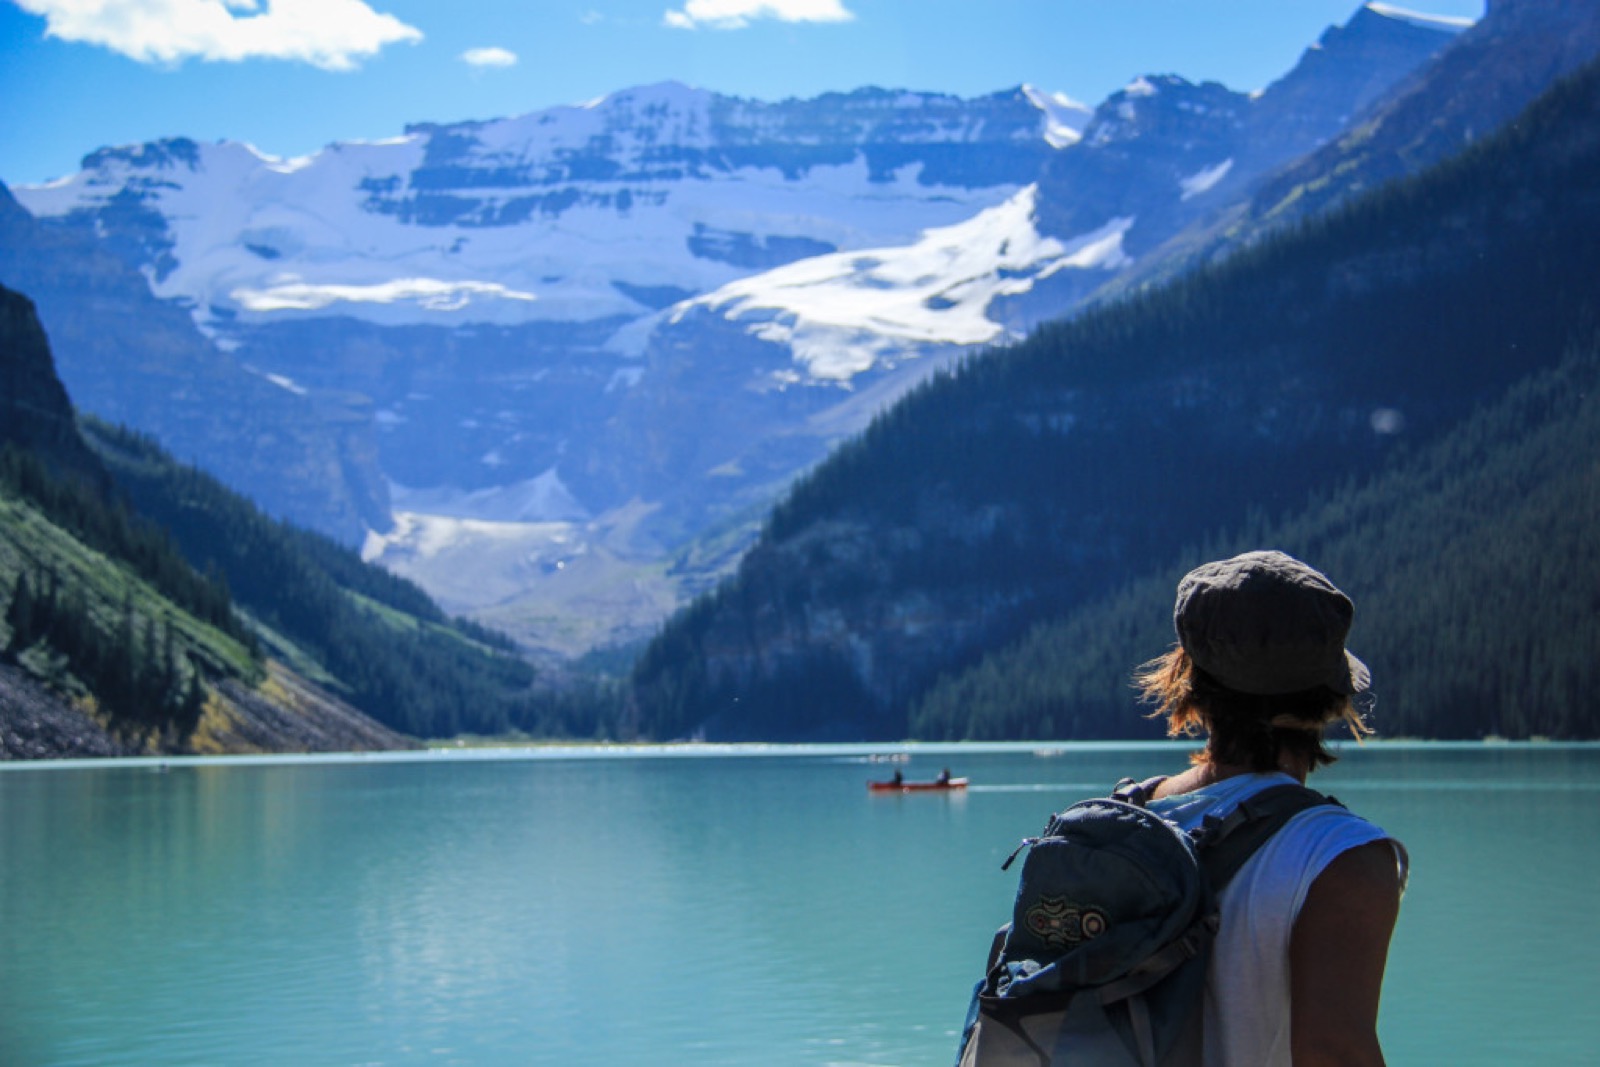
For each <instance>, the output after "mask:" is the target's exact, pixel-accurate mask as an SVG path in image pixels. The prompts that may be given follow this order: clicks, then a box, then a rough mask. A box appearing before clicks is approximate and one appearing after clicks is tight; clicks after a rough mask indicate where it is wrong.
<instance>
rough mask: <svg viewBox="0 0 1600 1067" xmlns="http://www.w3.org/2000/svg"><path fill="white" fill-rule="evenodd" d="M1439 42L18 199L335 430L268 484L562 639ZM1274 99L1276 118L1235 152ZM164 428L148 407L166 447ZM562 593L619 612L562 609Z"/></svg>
mask: <svg viewBox="0 0 1600 1067" xmlns="http://www.w3.org/2000/svg"><path fill="white" fill-rule="evenodd" d="M1452 39H1453V34H1450V33H1446V32H1443V31H1442V30H1440V31H1425V30H1421V29H1418V27H1416V26H1414V25H1412V24H1411V23H1409V22H1406V21H1403V20H1397V19H1394V18H1389V17H1384V16H1381V15H1378V14H1375V13H1374V11H1373V9H1371V8H1365V7H1362V8H1357V10H1356V14H1355V15H1354V16H1353V17H1352V19H1351V21H1350V26H1349V28H1348V29H1347V30H1346V31H1344V32H1342V33H1339V34H1332V35H1324V41H1325V44H1324V46H1322V47H1321V48H1320V51H1319V50H1316V49H1314V50H1312V51H1311V52H1308V53H1307V57H1303V59H1302V63H1301V64H1300V65H1298V66H1297V67H1296V68H1295V69H1296V70H1299V71H1301V73H1300V74H1299V75H1298V76H1295V77H1291V76H1286V79H1285V80H1284V87H1283V88H1280V89H1276V90H1275V89H1273V88H1269V90H1267V91H1266V92H1264V93H1263V94H1260V95H1259V96H1257V97H1251V96H1250V95H1248V94H1243V93H1235V92H1233V91H1232V90H1228V89H1226V88H1224V87H1222V86H1217V85H1194V84H1191V83H1189V82H1187V81H1185V80H1184V79H1181V78H1177V77H1175V76H1173V77H1168V76H1155V75H1152V76H1150V77H1148V78H1144V79H1138V80H1136V81H1135V82H1134V83H1132V84H1131V85H1130V86H1129V87H1128V88H1127V89H1125V90H1124V91H1123V92H1122V93H1120V94H1117V95H1116V96H1115V97H1114V98H1113V99H1112V100H1109V101H1107V102H1104V103H1102V104H1101V105H1100V106H1099V107H1097V108H1096V109H1094V111H1093V112H1092V113H1091V112H1090V110H1089V109H1087V108H1082V107H1077V106H1074V105H1072V104H1071V103H1070V102H1066V101H1061V100H1059V99H1057V98H1055V97H1052V96H1050V95H1049V94H1046V93H1042V92H1040V91H1039V90H1037V89H1033V88H1031V87H1020V88H1016V89H1010V90H1003V91H1001V92H998V93H994V94H990V95H989V96H985V97H977V98H973V99H971V100H962V99H959V98H954V97H948V96H944V95H941V94H927V93H906V92H902V91H898V90H886V89H862V90H858V91H856V92H852V93H842V94H829V95H826V96H824V97H819V98H816V99H814V100H800V101H785V102H782V103H779V104H762V103H760V102H747V101H739V100H734V99H731V98H723V97H718V96H716V95H715V94H709V93H705V92H702V91H698V90H691V89H689V88H687V87H685V86H680V85H659V86H653V87H642V88H639V89H633V90H625V91H621V92H619V93H615V94H611V96H609V97H607V98H604V99H603V100H601V101H598V102H596V103H594V104H593V105H591V106H587V107H575V108H566V109H552V110H550V111H547V112H542V113H534V114H532V115H527V116H519V117H515V118H512V119H504V120H484V121H477V122H469V123H452V124H421V125H417V126H414V127H412V128H411V129H410V131H409V132H408V133H407V135H406V136H405V137H403V138H400V139H396V140H394V141H391V142H375V143H366V144H355V143H351V144H345V145H337V146H331V147H330V148H329V149H326V150H324V151H323V152H322V153H318V154H317V155H315V156H311V157H306V158H304V159H299V160H264V159H262V158H261V157H260V156H259V154H256V153H253V152H252V151H250V150H248V149H246V148H244V147H243V146H239V145H224V146H220V147H219V146H205V145H196V144H194V143H193V142H184V141H172V142H167V143H164V144H162V145H157V146H147V147H133V148H127V149H113V150H108V151H107V152H106V153H103V154H100V155H97V156H92V157H90V159H91V161H92V162H94V164H95V167H94V168H88V169H86V170H85V171H83V172H81V173H80V174H79V175H77V176H74V177H72V178H69V179H66V180H64V181H62V182H57V183H52V185H50V186H48V187H37V188H32V189H26V190H22V191H21V193H20V194H19V195H21V196H22V197H23V198H24V199H25V200H26V201H27V202H28V204H29V206H31V207H32V208H33V209H35V210H37V211H38V212H39V213H40V214H41V215H42V216H45V217H46V221H45V223H44V224H45V225H47V226H48V227H50V228H52V229H64V230H69V231H73V232H77V233H80V234H83V233H87V232H88V231H103V232H105V233H106V234H107V235H108V236H107V238H106V239H105V247H107V248H111V249H115V250H116V251H117V253H118V254H119V255H120V256H122V257H123V258H124V262H125V263H126V264H128V265H131V266H135V267H137V268H138V269H141V270H144V271H145V272H147V274H148V276H149V278H150V279H151V281H152V285H153V286H154V289H155V291H156V292H157V293H159V294H161V295H163V296H165V297H166V298H167V299H168V300H169V301H181V302H183V303H184V307H185V309H186V311H187V313H188V314H189V315H190V316H191V317H192V318H193V319H194V320H195V321H196V323H197V324H199V325H200V326H201V327H202V328H204V329H205V330H206V331H208V332H209V334H210V335H211V336H212V337H213V338H214V340H215V341H216V342H217V343H218V345H219V347H221V348H225V349H227V350H228V353H227V354H228V355H229V356H230V357H231V359H232V360H233V361H234V362H236V363H238V364H239V365H240V366H243V367H247V368H250V371H251V373H253V374H254V375H256V376H257V377H258V378H259V379H260V380H261V381H262V382H265V383H268V384H269V385H270V386H271V387H272V388H275V389H277V390H278V391H279V392H280V393H282V394H283V396H282V397H281V398H279V399H280V400H281V401H282V402H283V403H285V404H288V403H291V402H292V403H293V404H295V405H297V406H300V407H304V406H306V405H309V406H310V407H311V409H312V411H311V413H310V416H309V419H308V420H307V425H311V424H315V425H316V426H317V427H318V428H319V430H320V431H323V432H332V433H334V434H335V435H336V439H337V440H339V441H340V442H341V447H342V448H343V449H344V451H345V454H346V455H347V456H348V457H349V462H348V470H349V474H346V473H345V472H344V471H342V470H335V469H328V470H323V471H311V470H301V469H299V468H295V467H293V466H289V465H285V469H286V470H291V471H295V472H296V473H294V474H293V475H292V476H293V477H296V478H300V477H305V478H321V479H330V478H331V479H339V478H348V479H349V485H348V488H349V490H351V492H350V493H349V496H350V497H352V498H353V499H354V500H355V501H356V502H358V504H359V508H358V509H357V513H356V514H354V515H352V514H351V512H350V510H349V509H348V508H347V509H346V510H344V511H343V512H342V513H338V514H333V513H331V512H330V509H328V508H327V507H326V506H325V505H321V506H319V505H318V504H317V503H316V502H315V501H314V500H313V499H312V498H311V497H310V496H309V494H308V495H307V497H306V498H305V499H302V500H299V501H283V500H281V498H280V500H278V501H274V502H273V510H274V512H275V513H278V514H286V515H287V516H289V517H291V518H295V519H296V520H297V521H301V522H304V523H306V524H308V525H312V526H315V527H316V528H319V529H322V530H324V531H325V532H330V533H332V534H334V535H335V536H337V537H339V538H340V539H341V540H343V541H344V542H345V543H346V544H355V543H364V544H365V545H366V551H367V553H368V555H369V557H370V558H373V559H381V560H383V561H384V562H385V563H386V564H387V565H389V566H391V567H393V568H395V569H396V570H397V571H399V572H401V573H404V574H406V575H408V576H411V577H413V578H415V579H417V580H419V581H421V582H422V583H423V584H424V585H429V586H430V587H431V588H434V589H436V590H438V591H439V592H440V594H441V595H445V594H446V592H447V591H448V593H449V595H450V596H452V597H456V598H458V599H455V600H453V601H452V602H451V603H450V604H449V607H450V609H451V610H452V611H457V612H468V613H472V614H473V615H475V616H476V617H478V618H481V619H483V620H485V621H488V622H490V623H492V624H494V625H496V626H499V627H501V628H504V629H508V630H510V631H513V632H515V633H517V634H518V635H519V637H520V638H521V639H522V640H523V641H525V642H526V643H528V644H530V645H534V646H542V647H544V648H546V649H550V650H555V651H557V652H558V653H560V654H573V653H577V652H582V651H583V650H584V649H585V648H586V647H590V646H592V645H593V644H604V643H606V642H607V641H608V640H617V639H626V638H628V637H633V636H641V635H645V634H648V633H649V632H650V631H651V630H652V629H653V628H654V626H655V625H656V624H657V623H658V621H659V620H660V618H661V617H662V611H663V606H664V605H665V606H670V605H671V604H673V603H675V602H677V601H679V600H680V599H681V598H682V597H683V596H684V595H686V594H687V593H690V592H693V591H694V590H695V589H697V588H701V587H703V586H704V585H705V583H706V582H708V581H710V580H714V578H715V577H716V575H717V574H718V573H721V572H720V570H712V571H706V570H701V569H698V568H699V567H700V566H702V565H704V564H706V563H708V561H711V560H716V561H718V562H716V563H715V564H714V566H715V567H719V568H720V567H724V566H725V565H726V562H725V561H726V560H727V559H728V558H729V556H730V554H729V553H727V552H722V551H718V552H712V553H707V552H704V551H701V550H700V549H698V548H696V547H695V545H694V542H695V540H696V538H698V537H700V536H702V535H703V534H705V533H706V532H707V531H712V530H721V529H725V528H727V527H728V526H729V525H730V524H742V525H743V529H744V531H745V533H744V535H743V536H744V537H745V538H746V539H748V537H749V536H751V535H752V534H753V532H754V527H755V523H756V521H757V519H758V516H759V514H760V511H761V509H762V508H764V507H765V506H767V505H768V504H769V503H770V502H771V501H772V500H773V499H774V498H775V497H776V495H777V494H778V493H779V492H780V491H781V490H782V488H783V487H784V486H785V485H786V484H788V483H789V481H790V480H792V479H793V478H794V477H795V475H796V474H798V473H799V472H801V471H803V470H805V469H806V468H807V467H809V466H810V465H811V464H813V463H815V462H817V461H818V460H820V459H821V458H822V457H823V456H824V455H825V454H826V453H827V451H828V450H829V449H830V448H831V447H833V446H834V445H835V444H836V443H837V442H838V441H839V440H841V439H842V438H843V437H844V436H846V435H848V434H849V433H851V432H854V431H856V430H858V429H860V428H861V427H862V426H864V425H865V424H866V420H867V419H868V418H870V416H871V414H872V412H873V411H874V410H877V409H880V408H881V407H882V406H883V405H886V404H888V403H891V402H893V401H894V400H895V399H896V398H897V397H899V396H901V395H903V394H904V393H906V392H907V391H908V390H910V389H913V388H915V387H916V385H917V383H919V382H920V381H922V380H924V379H925V378H926V377H927V376H928V375H930V374H932V373H935V372H936V371H937V370H938V369H939V368H940V367H941V366H944V365H947V364H949V363H951V362H953V361H955V360H958V359H960V358H961V357H962V356H963V355H964V354H967V353H970V352H972V351H974V350H976V349H978V348H981V347H983V346H986V345H990V344H996V343H1005V342H1007V341H1009V340H1013V339H1015V338H1017V337H1020V336H1022V335H1023V334H1025V333H1026V332H1027V331H1028V330H1030V329H1032V328H1033V327H1034V326H1036V325H1037V324H1038V323H1040V322H1042V321H1046V320H1048V319H1050V318H1053V317H1055V316H1057V315H1060V314H1064V313H1066V312H1068V311H1070V310H1071V309H1072V308H1073V307H1074V306H1075V305H1076V303H1077V302H1078V301H1080V300H1082V299H1083V298H1084V297H1085V296H1086V295H1087V294H1089V293H1090V292H1093V291H1096V290H1097V289H1099V288H1100V287H1102V286H1103V284H1104V283H1105V282H1106V280H1107V279H1108V278H1109V277H1111V276H1113V275H1115V273H1116V272H1118V271H1120V270H1123V269H1126V267H1127V266H1128V265H1129V261H1130V259H1132V258H1133V257H1134V256H1135V255H1136V254H1140V253H1142V251H1143V250H1144V249H1146V248H1150V247H1155V246H1157V245H1158V244H1159V243H1160V241H1161V239H1162V237H1163V235H1164V234H1166V233H1167V232H1168V231H1169V230H1170V229H1171V228H1173V227H1175V226H1178V225H1180V224H1182V223H1183V222H1184V221H1185V220H1186V219H1188V218H1190V217H1192V216H1194V215H1197V214H1201V213H1203V212H1204V211H1206V210H1207V209H1208V205H1209V204H1210V202H1211V201H1212V200H1213V199H1214V198H1217V197H1225V196H1233V195H1236V193H1237V191H1238V190H1240V189H1244V188H1248V187H1249V185H1250V182H1251V181H1252V180H1253V177H1254V176H1255V175H1256V174H1257V172H1258V170H1259V169H1260V168H1265V167H1266V166H1267V165H1268V164H1270V163H1271V162H1273V161H1274V160H1275V159H1277V158H1278V157H1277V156H1275V155H1274V154H1273V153H1274V152H1280V153H1281V152H1290V151H1294V150H1297V149H1298V147H1299V146H1301V144H1302V143H1304V142H1308V140H1315V139H1316V138H1317V137H1327V136H1332V135H1333V134H1334V133H1336V132H1337V130H1338V128H1339V125H1340V123H1341V122H1342V120H1343V118H1344V116H1345V114H1346V112H1348V111H1350V110H1351V109H1352V108H1354V107H1355V106H1356V105H1357V104H1358V103H1360V101H1361V100H1363V99H1365V98H1366V97H1367V96H1369V95H1370V94H1371V93H1373V92H1381V91H1382V86H1383V85H1386V84H1391V83H1393V82H1394V81H1395V80H1396V79H1397V78H1399V77H1401V76H1403V74H1404V73H1405V72H1406V71H1407V70H1409V69H1411V68H1412V66H1414V65H1415V64H1416V63H1419V62H1422V61H1423V59H1424V58H1425V57H1426V56H1427V55H1428V54H1431V52H1432V51H1433V50H1436V49H1437V48H1440V47H1444V46H1445V45H1446V44H1447V43H1448V42H1449V41H1450V40H1452ZM1373 40H1380V41H1388V42H1389V44H1388V46H1386V47H1375V46H1372V42H1373ZM1363 42H1366V43H1363ZM1302 68H1304V69H1302ZM1311 84H1316V85H1320V86H1322V88H1323V89H1324V90H1326V92H1309V91H1300V90H1298V89H1296V88H1295V87H1296V86H1305V85H1311ZM1291 90H1294V91H1296V92H1299V94H1300V103H1299V104H1298V105H1294V106H1290V105H1287V104H1286V105H1283V106H1280V105H1279V104H1278V103H1277V100H1278V94H1283V93H1289V92H1290V91H1291ZM1251 116H1266V117H1264V118H1260V119H1253V118H1252V117H1251ZM1274 116H1276V117H1274ZM1269 120H1270V121H1269ZM1252 122H1260V123H1263V124H1265V125H1264V126H1263V129H1270V132H1271V133H1272V136H1271V137H1263V139H1262V147H1260V148H1259V149H1251V151H1248V152H1247V151H1245V147H1246V146H1247V142H1248V141H1249V137H1248V136H1247V134H1248V133H1249V131H1250V129H1251V123H1252ZM1073 160H1076V161H1077V162H1075V163H1071V165H1070V166H1069V165H1068V162H1069V161H1073ZM213 170H214V171H215V173H214V174H213V173H212V171H213ZM206 182H210V183H211V184H210V185H206V184H205V183H206ZM190 186H193V188H190ZM202 189H206V190H209V191H206V192H204V194H203V195H202ZM1134 193H1137V196H1135V195H1134ZM202 208H203V209H204V211H202ZM310 208H315V209H316V210H314V211H311V210H309V209H310ZM206 212H210V213H209V214H207V213H206ZM325 219H334V220H337V221H338V225H337V226H336V227H332V228H330V227H329V226H327V225H326V224H325V221H324V220H325ZM373 249H375V250H377V251H376V253H373V254H369V250H373ZM0 277H4V275H3V274H0ZM824 291H825V292H826V293H827V295H828V299H827V300H825V301H819V300H818V299H817V297H818V295H819V294H820V293H823V292H824ZM63 366H64V368H67V369H69V370H70V369H71V368H72V367H75V366H76V363H75V357H73V358H67V357H65V356H64V358H63ZM66 377H67V378H68V382H69V386H70V387H72V388H74V389H75V390H76V389H77V385H76V384H75V380H74V376H73V374H71V373H68V374H66ZM90 407H91V410H93V405H90ZM302 418H305V417H304V416H302ZM152 419H153V421H151V422H146V423H140V422H137V421H135V423H134V424H135V425H138V426H139V427H140V428H141V429H148V430H150V431H151V432H154V433H156V434H157V435H158V436H161V437H162V438H163V439H168V438H169V434H167V433H165V432H163V428H162V426H160V425H159V424H158V420H156V419H155V417H154V416H152ZM124 421H128V420H124ZM221 447H222V448H224V449H238V448H239V447H240V443H239V442H237V441H228V440H227V439H226V438H224V441H223V443H222V445H221ZM375 469H376V470H377V471H378V472H380V474H379V477H378V478H377V479H376V480H375V479H374V478H373V474H374V470H375ZM234 484H238V483H237V482H235V483H234ZM386 507H387V508H388V509H389V510H392V512H394V513H398V514H397V518H398V523H397V524H396V525H395V526H393V527H391V526H390V524H389V515H388V514H387V513H385V510H386ZM426 509H433V510H426ZM508 515H510V516H513V517H514V518H513V520H512V521H510V522H506V521H503V517H504V516H508ZM485 521H490V522H494V523H497V524H498V525H497V526H496V527H495V528H494V529H493V530H492V531H490V530H489V528H488V527H486V526H484V525H483V523H484V522H485ZM485 539H492V540H493V541H494V543H496V544H501V545H505V546H507V551H505V552H504V553H502V554H501V555H502V556H503V558H504V560H505V562H504V563H503V564H502V565H500V566H498V567H497V568H495V569H493V570H490V569H488V568H486V567H483V566H478V567H476V568H475V570H476V572H477V573H478V574H479V576H480V578H481V581H480V582H479V583H478V585H477V591H476V592H468V591H464V590H462V588H461V586H460V584H459V583H456V582H454V581H453V580H452V578H451V574H450V568H451V566H452V564H451V563H450V562H446V557H447V556H448V557H450V558H451V559H459V558H461V555H462V554H463V553H472V552H473V551H474V546H477V545H481V544H483V543H484V540H485ZM444 542H453V543H454V545H455V546H456V549H459V551H456V550H455V549H452V550H450V551H448V552H445V553H441V552H440V551H438V548H439V546H440V545H441V544H443V543H444ZM511 546H515V547H514V549H513V548H512V547H511ZM597 590H604V592H603V594H601V595H597ZM573 615H584V616H586V617H593V619H594V620H597V621H598V625H595V626H589V625H588V621H587V619H586V622H585V625H584V627H583V630H584V633H583V635H582V636H573V634H572V633H570V632H569V629H570V628H568V627H567V626H566V625H565V624H564V623H563V622H561V621H560V620H561V619H563V618H564V617H568V616H573Z"/></svg>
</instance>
